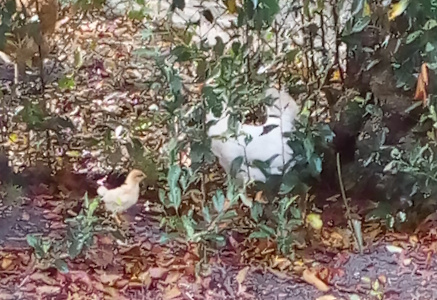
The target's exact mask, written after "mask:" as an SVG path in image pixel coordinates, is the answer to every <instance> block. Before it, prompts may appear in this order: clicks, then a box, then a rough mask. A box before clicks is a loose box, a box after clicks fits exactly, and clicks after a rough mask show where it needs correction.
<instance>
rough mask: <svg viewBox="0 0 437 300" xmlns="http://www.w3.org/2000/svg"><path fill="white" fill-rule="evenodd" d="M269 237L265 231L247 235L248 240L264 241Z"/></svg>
mask: <svg viewBox="0 0 437 300" xmlns="http://www.w3.org/2000/svg"><path fill="white" fill-rule="evenodd" d="M269 237H270V235H269V234H268V233H267V232H265V231H255V232H252V233H251V234H250V235H249V239H266V238H269Z"/></svg>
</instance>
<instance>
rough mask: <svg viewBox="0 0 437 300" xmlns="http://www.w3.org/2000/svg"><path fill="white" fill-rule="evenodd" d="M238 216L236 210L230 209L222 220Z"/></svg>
mask: <svg viewBox="0 0 437 300" xmlns="http://www.w3.org/2000/svg"><path fill="white" fill-rule="evenodd" d="M237 216H238V213H237V212H236V211H235V210H228V211H227V212H225V214H224V215H223V217H222V220H228V219H234V218H235V217H237Z"/></svg>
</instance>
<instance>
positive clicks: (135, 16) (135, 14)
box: [128, 9, 146, 21]
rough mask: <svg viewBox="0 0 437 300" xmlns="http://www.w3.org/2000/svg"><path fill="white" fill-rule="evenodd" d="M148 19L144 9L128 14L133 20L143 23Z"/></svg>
mask: <svg viewBox="0 0 437 300" xmlns="http://www.w3.org/2000/svg"><path fill="white" fill-rule="evenodd" d="M145 17H146V14H145V13H144V11H143V10H142V9H140V10H131V11H129V13H128V18H129V19H131V20H137V21H141V20H143V19H144V18H145Z"/></svg>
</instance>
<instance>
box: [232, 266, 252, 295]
mask: <svg viewBox="0 0 437 300" xmlns="http://www.w3.org/2000/svg"><path fill="white" fill-rule="evenodd" d="M248 271H249V266H247V267H244V268H243V269H241V270H240V271H238V274H237V276H236V277H235V279H236V280H237V282H238V293H239V294H240V293H244V292H245V291H246V287H244V286H243V282H244V280H245V279H246V276H247V272H248Z"/></svg>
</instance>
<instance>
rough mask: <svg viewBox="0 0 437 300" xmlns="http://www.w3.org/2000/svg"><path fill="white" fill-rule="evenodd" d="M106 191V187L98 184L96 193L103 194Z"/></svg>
mask: <svg viewBox="0 0 437 300" xmlns="http://www.w3.org/2000/svg"><path fill="white" fill-rule="evenodd" d="M107 191H108V189H107V188H106V187H104V186H103V185H102V186H99V188H98V189H97V194H99V195H100V196H102V197H103V196H105V194H106V192H107Z"/></svg>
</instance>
